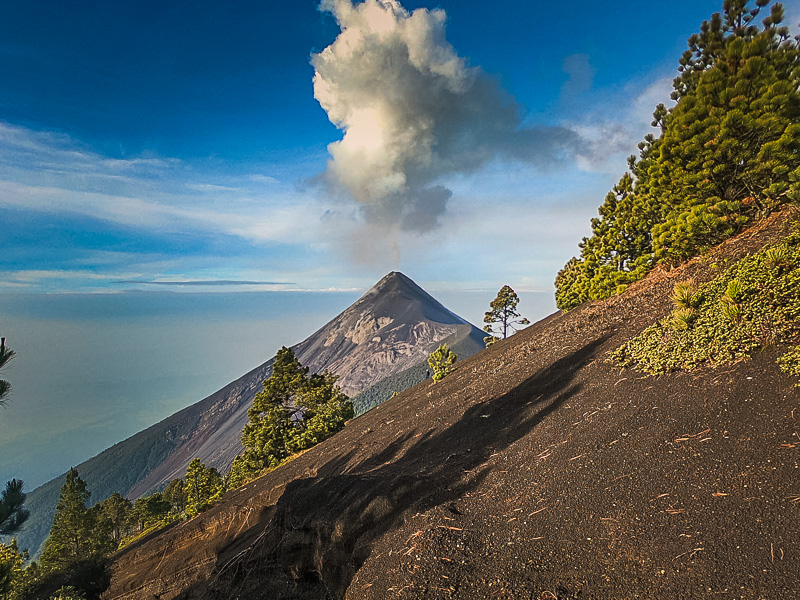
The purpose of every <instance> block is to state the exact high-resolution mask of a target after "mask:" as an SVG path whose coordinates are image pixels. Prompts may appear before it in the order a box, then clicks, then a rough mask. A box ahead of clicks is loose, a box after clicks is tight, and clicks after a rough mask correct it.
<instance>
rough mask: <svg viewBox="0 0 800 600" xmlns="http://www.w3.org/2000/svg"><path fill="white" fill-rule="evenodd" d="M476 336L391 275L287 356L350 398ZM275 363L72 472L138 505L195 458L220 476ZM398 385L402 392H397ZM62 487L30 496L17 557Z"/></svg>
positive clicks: (36, 534)
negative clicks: (331, 380) (442, 346)
mask: <svg viewBox="0 0 800 600" xmlns="http://www.w3.org/2000/svg"><path fill="white" fill-rule="evenodd" d="M483 335H484V334H483V332H482V331H481V330H479V329H477V328H476V327H474V326H473V325H471V324H469V323H468V322H467V321H465V320H464V319H462V318H461V317H459V316H458V315H456V314H454V313H453V312H451V311H449V310H448V309H447V308H445V307H444V306H443V305H442V304H441V303H440V302H439V301H437V300H436V299H435V298H433V297H432V296H431V295H430V294H428V293H427V292H426V291H425V290H423V289H422V288H421V287H419V286H418V285H417V284H416V283H414V281H412V280H411V279H410V278H409V277H407V276H406V275H404V274H402V273H399V272H396V271H394V272H391V273H389V274H387V275H386V276H385V277H383V278H382V279H381V280H380V281H379V282H378V283H377V284H375V285H374V286H373V287H372V288H370V289H369V290H368V291H367V292H366V293H365V294H364V295H363V296H362V297H361V298H360V299H359V300H357V301H356V302H355V303H354V304H353V305H351V306H350V307H349V308H347V309H346V310H345V311H344V312H342V313H341V314H340V315H338V316H337V317H335V318H334V319H332V320H331V321H330V322H329V323H327V324H326V325H325V326H324V327H322V328H320V329H319V330H318V331H316V332H315V333H314V334H312V335H311V336H309V337H308V338H307V339H306V340H304V341H302V342H300V343H299V344H297V345H295V346H294V350H295V353H296V355H297V357H298V359H299V360H300V361H301V362H302V363H303V364H304V365H306V366H308V367H309V369H310V371H311V372H316V373H319V372H322V371H323V370H325V369H327V370H329V371H331V372H333V373H336V374H337V375H339V382H338V383H339V385H340V387H341V388H342V390H343V391H345V393H347V394H348V395H351V396H355V395H356V394H358V393H359V392H362V391H364V390H368V389H371V388H372V387H373V386H375V385H376V384H378V383H379V382H380V381H382V380H384V379H386V378H387V377H390V376H392V375H396V374H399V373H403V372H406V371H408V370H409V369H413V368H415V367H417V368H418V367H419V365H420V364H421V363H422V362H423V361H424V360H425V358H426V357H427V355H428V354H429V353H430V352H431V350H433V349H434V348H436V347H437V346H438V344H439V343H441V342H443V341H446V342H448V343H451V344H454V345H457V347H458V350H457V351H458V352H459V354H460V355H461V357H462V358H464V357H466V356H468V355H471V354H474V353H475V352H478V351H479V350H481V349H482V348H483ZM272 360H273V359H271V358H270V360H268V361H266V362H265V363H264V364H262V365H260V366H259V367H256V368H255V369H253V370H252V371H250V372H248V373H247V374H245V375H243V376H242V377H240V378H239V379H237V380H235V381H233V382H231V383H229V384H228V385H226V386H225V387H223V388H222V389H220V390H219V391H217V392H215V393H213V394H211V395H210V396H208V397H207V398H205V399H203V400H201V401H199V402H197V403H196V404H193V405H191V406H188V407H187V408H184V409H183V410H181V411H179V412H177V413H175V414H173V415H171V416H170V417H167V418H166V419H164V420H163V421H161V422H159V423H157V424H155V425H152V426H151V427H149V428H147V429H145V430H143V431H140V432H139V433H137V434H135V435H133V436H131V437H130V438H128V439H126V440H124V441H122V442H119V443H117V444H115V445H114V446H112V447H111V448H108V449H107V450H104V451H103V452H101V453H100V454H98V455H97V456H95V457H93V458H91V459H89V460H87V461H85V462H83V463H82V464H80V465H78V466H77V469H78V471H79V472H80V474H81V477H82V478H83V479H85V480H86V481H87V483H88V487H89V489H90V490H91V492H92V502H97V501H100V500H103V499H104V498H106V497H108V496H109V495H111V494H112V493H113V492H117V491H118V492H121V493H123V494H125V495H126V496H128V497H129V498H137V497H139V496H142V495H145V494H147V493H150V492H152V491H154V490H157V489H159V488H161V487H163V486H164V485H166V483H168V482H169V481H170V480H171V479H173V478H175V477H182V476H183V474H184V473H185V472H186V466H187V465H188V464H189V462H190V461H191V460H192V459H193V458H194V457H199V458H200V459H201V460H202V461H203V462H204V463H206V464H207V465H210V466H214V467H217V468H218V469H220V470H222V471H227V470H228V468H229V467H230V464H231V463H232V462H233V459H234V457H235V456H236V455H237V454H239V452H240V451H241V450H242V446H241V441H240V436H241V432H242V428H243V427H244V424H245V423H246V422H247V411H248V409H249V408H250V406H251V405H252V402H253V397H254V396H255V395H256V394H257V393H258V392H259V391H260V390H261V388H262V382H263V381H264V380H265V379H266V378H268V377H269V375H270V374H271V372H272ZM416 381H417V380H416V379H415V378H410V379H409V378H403V379H401V380H399V381H395V382H393V386H394V389H393V390H379V391H378V392H377V395H375V394H373V395H372V396H370V403H371V404H370V406H371V405H374V404H377V403H379V401H382V400H383V399H386V398H388V397H389V396H391V392H392V391H398V392H399V391H402V390H403V389H406V388H407V387H408V386H409V385H413V384H414V383H416ZM404 382H405V384H407V385H405V387H402V384H403V383H404ZM376 398H377V399H378V400H376ZM362 412H363V411H362ZM62 482H63V476H60V477H57V478H55V479H53V480H51V481H49V482H48V483H45V484H44V485H42V486H40V487H39V488H37V489H35V490H34V491H33V492H31V493H30V494H29V495H28V500H27V502H26V506H27V507H28V509H29V510H30V511H31V515H32V516H31V518H30V520H29V522H28V523H27V524H26V527H25V528H24V529H23V531H22V532H20V534H19V535H18V536H17V538H18V540H19V544H20V547H22V548H29V549H30V550H31V551H32V552H35V551H36V550H37V549H38V548H39V547H40V544H41V543H42V541H43V540H44V539H45V537H46V536H47V533H48V532H49V529H50V525H51V523H52V516H53V514H54V511H55V505H56V503H57V501H58V494H59V490H60V488H61V485H62Z"/></svg>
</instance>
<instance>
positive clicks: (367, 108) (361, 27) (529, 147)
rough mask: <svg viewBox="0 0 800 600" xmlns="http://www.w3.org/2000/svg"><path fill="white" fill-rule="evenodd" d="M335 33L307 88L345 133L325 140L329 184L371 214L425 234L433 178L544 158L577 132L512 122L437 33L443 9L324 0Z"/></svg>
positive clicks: (560, 153)
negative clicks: (499, 160)
mask: <svg viewBox="0 0 800 600" xmlns="http://www.w3.org/2000/svg"><path fill="white" fill-rule="evenodd" d="M320 8H321V10H324V11H328V12H330V13H332V14H333V16H334V17H335V18H336V20H337V22H338V24H339V26H340V28H341V33H340V34H339V36H338V37H337V38H336V40H335V41H334V42H333V43H332V44H331V45H330V46H328V47H327V48H325V49H324V50H323V51H322V52H320V53H319V54H315V55H313V56H312V59H311V62H312V65H313V66H314V69H315V75H314V97H315V98H316V99H317V101H319V103H320V105H322V108H323V109H325V111H326V112H327V113H328V118H329V119H330V120H331V122H332V123H334V124H335V125H336V126H337V127H338V128H340V129H341V130H342V131H343V132H344V136H343V138H342V139H341V140H340V141H337V142H334V143H332V144H330V145H329V147H328V150H329V152H330V159H329V161H328V167H327V170H326V172H325V175H324V179H325V181H326V183H327V184H328V185H329V186H330V187H331V188H332V189H334V190H338V191H342V192H344V193H346V194H347V195H348V196H350V197H352V198H353V199H355V200H356V201H358V202H359V203H360V204H361V206H362V210H363V214H364V217H365V219H366V220H367V222H368V223H371V224H375V225H383V226H385V227H389V228H394V227H399V228H400V229H401V230H404V231H410V232H425V231H428V230H430V229H433V228H435V227H436V226H438V224H439V221H438V220H439V218H440V217H441V215H442V214H444V212H445V210H446V208H447V203H448V201H449V200H450V197H451V196H452V192H451V191H450V190H448V189H447V188H446V187H444V186H443V185H441V178H442V177H443V176H445V175H448V174H453V173H467V172H472V171H475V170H476V169H479V168H480V167H481V166H483V165H485V164H486V163H487V161H489V160H491V159H493V158H496V157H504V158H511V159H515V160H521V161H524V162H528V163H531V164H534V165H539V166H547V165H550V164H552V163H554V162H557V161H559V160H561V159H563V158H564V157H565V156H566V155H571V154H573V152H574V151H575V150H577V146H578V134H576V133H575V132H574V131H570V130H568V129H565V128H559V127H538V128H526V129H523V128H521V118H520V109H519V106H518V105H517V103H516V102H515V101H514V99H513V98H512V97H511V96H510V95H509V94H507V93H505V92H504V91H503V90H502V89H501V88H500V87H499V86H498V85H497V84H496V82H495V81H494V80H493V79H492V78H490V77H489V76H488V75H487V74H486V73H485V72H483V71H482V70H481V69H480V68H478V67H471V66H469V64H468V63H467V61H466V60H465V59H464V58H462V57H460V56H458V54H457V53H456V51H455V50H454V49H453V47H452V46H451V45H450V44H449V43H448V42H447V40H446V39H445V21H446V15H445V13H444V11H443V10H439V9H437V10H427V9H422V8H421V9H417V10H415V11H413V12H409V11H407V10H406V9H405V8H403V6H401V4H400V3H399V2H398V1H397V0H365V1H364V2H362V3H356V4H354V3H353V2H352V1H351V0H322V3H321V5H320Z"/></svg>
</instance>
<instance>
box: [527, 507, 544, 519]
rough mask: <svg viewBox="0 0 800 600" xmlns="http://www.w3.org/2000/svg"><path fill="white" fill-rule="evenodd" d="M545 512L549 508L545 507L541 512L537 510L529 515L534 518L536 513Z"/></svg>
mask: <svg viewBox="0 0 800 600" xmlns="http://www.w3.org/2000/svg"><path fill="white" fill-rule="evenodd" d="M543 510H547V507H546V506H545V507H543V508H540V509H539V510H535V511H533V512H532V513H531V514H529V515H528V516H529V517H532V516H533V515H535V514H536V513H540V512H542V511H543Z"/></svg>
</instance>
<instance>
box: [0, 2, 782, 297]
mask: <svg viewBox="0 0 800 600" xmlns="http://www.w3.org/2000/svg"><path fill="white" fill-rule="evenodd" d="M335 4H336V3H334V2H331V3H330V6H328V7H327V8H329V9H330V10H328V11H325V10H320V9H319V5H318V2H317V1H316V0H313V1H311V0H310V1H303V2H280V3H278V2H256V1H235V2H229V3H224V4H220V3H218V2H206V1H193V2H186V1H178V2H172V3H169V4H168V5H164V4H163V3H158V2H146V1H143V2H136V3H107V2H100V1H95V2H82V3H80V4H77V5H75V4H65V3H63V2H47V1H44V2H38V3H35V4H31V3H30V2H23V1H18V0H8V1H7V2H4V3H3V6H2V7H0V71H1V72H2V80H3V85H2V86H0V226H1V227H2V230H3V236H4V240H3V247H4V251H3V253H2V257H1V258H0V274H1V275H2V279H1V280H0V292H50V293H52V292H65V291H104V290H105V291H121V290H125V289H129V288H130V287H135V288H139V289H141V288H146V287H147V286H148V284H146V283H138V284H131V283H128V282H131V281H133V282H148V281H161V282H169V281H176V282H178V281H184V280H191V281H227V282H232V281H247V282H251V283H249V284H248V286H247V288H246V289H252V288H253V287H254V286H253V283H252V282H265V283H264V284H263V285H262V286H261V289H275V288H277V289H303V290H312V289H313V290H316V289H329V288H337V289H338V288H343V289H351V288H364V287H367V286H369V285H371V284H372V283H373V282H374V281H376V280H377V279H378V278H380V276H381V275H383V274H384V273H385V272H386V271H388V270H390V269H393V268H399V269H401V270H404V272H407V273H408V274H409V275H410V276H411V277H413V278H414V279H416V280H417V281H419V282H420V283H422V284H427V285H428V286H429V287H433V288H440V289H476V288H478V289H487V290H489V289H496V288H499V287H500V286H501V285H503V284H505V283H509V284H511V285H512V286H516V287H517V288H519V289H530V290H549V289H551V286H552V281H553V278H554V276H555V274H556V272H557V270H558V268H559V267H560V266H561V265H562V264H563V263H564V262H565V260H566V259H567V258H569V256H571V255H572V254H573V253H575V251H576V246H577V243H578V241H579V240H580V237H581V236H582V235H584V234H586V233H587V231H588V219H589V217H590V216H592V215H593V214H594V213H595V211H596V207H597V206H598V205H599V204H600V203H601V201H602V199H603V196H604V195H605V193H606V191H607V190H608V189H609V188H610V186H611V185H613V183H614V182H615V181H616V180H617V179H618V178H619V176H620V175H621V174H622V172H623V171H624V168H625V162H624V161H625V157H626V156H627V155H628V154H630V153H632V152H633V151H635V146H636V143H637V142H638V141H639V140H640V139H641V137H642V135H643V134H644V133H646V132H647V130H648V121H649V115H650V112H651V111H652V108H653V106H654V105H655V103H656V102H658V101H661V100H665V99H666V96H667V95H668V93H669V82H670V79H671V77H672V76H673V75H674V73H675V67H676V64H677V58H678V56H679V54H680V52H681V51H682V50H683V48H684V47H685V40H686V38H687V37H688V35H690V34H691V33H692V32H694V31H695V30H697V28H698V26H699V24H700V21H701V20H702V19H703V18H707V17H708V16H709V15H710V14H711V13H712V12H713V11H715V10H718V9H719V6H718V4H719V2H718V1H717V0H710V1H705V0H703V1H698V0H692V1H683V2H674V3H670V5H669V8H668V9H667V8H665V7H664V5H663V3H655V2H628V3H622V4H620V5H616V6H615V9H614V10H613V11H612V10H609V9H608V7H607V6H603V5H599V4H597V3H595V2H588V1H577V2H568V3H566V4H564V5H559V6H556V5H546V4H543V3H532V2H527V1H526V2H521V1H511V0H505V1H499V2H494V3H492V5H491V6H489V5H487V4H486V3H484V2H477V1H473V0H459V1H458V2H455V1H447V2H430V3H425V2H419V1H415V2H406V3H405V5H404V6H405V9H407V11H408V13H407V15H406V17H402V18H398V19H399V20H400V21H402V20H403V19H406V20H407V17H409V16H411V14H413V11H415V10H417V9H424V8H428V9H441V10H443V11H444V14H446V20H445V21H444V23H443V25H442V27H441V31H440V33H442V34H443V36H444V39H442V40H439V41H437V42H436V44H438V45H439V46H440V47H445V48H449V50H450V51H451V52H452V54H453V56H455V57H457V58H458V59H459V60H462V61H463V64H464V65H465V68H469V69H473V68H479V69H481V70H482V74H481V77H482V81H488V82H489V83H488V84H487V85H490V86H494V90H493V92H492V93H496V95H498V97H500V102H502V103H505V105H506V106H505V108H508V107H509V106H511V109H510V110H511V111H512V112H514V113H515V115H516V117H515V118H516V119H517V120H516V121H514V120H513V119H511V121H510V123H511V125H510V127H506V126H505V125H504V127H505V129H502V130H501V131H499V132H490V134H492V135H493V134H494V133H497V137H498V139H497V140H495V142H492V144H493V145H492V144H490V145H488V146H487V147H481V148H480V150H481V155H480V157H479V158H477V159H475V160H473V158H474V157H473V156H467V155H465V154H464V152H463V149H459V150H457V151H455V152H454V153H453V154H452V156H444V157H441V160H440V162H441V163H445V162H446V161H447V160H449V159H452V160H451V162H458V161H459V160H461V161H462V162H463V165H462V166H461V167H459V165H458V164H455V165H453V164H447V165H446V166H441V165H439V166H437V167H435V168H432V169H429V171H430V172H427V173H425V174H424V176H423V181H422V182H421V184H419V185H418V184H417V183H412V184H408V189H405V190H403V192H402V193H401V194H400V196H403V194H405V196H413V194H415V193H422V192H425V191H426V190H431V189H434V188H436V189H439V188H444V189H446V190H449V192H450V196H449V199H448V200H447V201H446V207H445V208H443V209H441V207H439V208H437V209H435V210H433V209H431V210H432V211H433V212H431V213H426V212H425V211H426V210H428V209H427V208H422V209H421V210H422V212H421V213H420V214H421V215H422V217H423V218H427V217H428V216H430V218H429V219H428V220H427V221H425V220H423V222H422V225H421V226H419V219H417V221H414V222H413V223H412V225H411V226H410V227H403V226H402V224H400V221H401V219H402V218H403V216H402V215H401V213H399V212H397V211H395V212H392V211H391V210H389V211H384V212H385V213H386V214H383V212H381V211H382V210H383V208H385V207H384V206H383V205H381V207H379V208H378V209H375V210H374V211H373V212H372V213H370V210H371V209H370V204H369V202H370V201H371V199H370V198H367V199H366V200H365V199H364V198H363V197H362V198H360V199H361V202H359V201H358V198H357V199H356V200H354V199H353V197H354V196H358V195H359V191H358V189H357V186H358V184H359V182H356V183H355V184H353V185H351V186H350V187H349V188H348V186H347V185H346V184H341V182H339V184H337V183H336V182H334V183H333V184H331V183H330V181H329V180H330V179H331V177H326V169H328V167H327V163H328V160H329V159H330V157H331V154H330V152H329V148H328V145H329V144H331V143H334V142H337V141H339V140H341V139H342V137H343V131H342V130H341V129H340V127H342V126H343V125H342V123H338V125H339V128H337V126H335V125H333V124H332V123H331V120H329V117H328V114H326V110H324V109H323V108H322V106H321V103H320V101H318V100H317V98H315V89H314V85H313V79H314V74H315V67H314V66H313V65H312V55H314V54H317V53H320V52H322V51H323V50H325V49H326V48H328V47H330V46H331V44H333V42H334V40H336V38H337V36H339V35H340V26H339V23H338V22H337V21H341V20H342V19H341V16H342V15H341V14H339V15H337V16H334V14H332V12H331V10H333V11H335V10H339V11H340V13H341V11H343V10H344V9H342V8H341V6H340V7H339V8H338V9H337V8H336V7H335ZM338 4H339V5H344V4H347V5H349V3H343V2H338ZM792 4H796V3H790V6H789V11H790V14H791V13H792V11H793V10H794V8H796V7H793V6H791V5H792ZM386 6H389V5H388V4H386V5H384V8H386ZM395 8H397V6H395ZM386 10H388V9H386ZM430 14H431V13H429V16H430ZM437 14H441V13H437ZM350 27H351V29H354V28H357V26H356V25H352V24H351V26H350ZM410 43H411V44H412V45H413V43H414V41H413V40H412V42H410ZM433 50H434V51H435V50H437V48H436V47H435V48H434V49H433ZM348 66H349V65H347V64H346V63H345V64H344V66H343V68H347V67H348ZM340 78H341V77H340ZM350 83H351V84H352V86H353V87H354V88H355V87H358V86H361V87H362V88H364V89H362V90H361V91H362V92H363V93H362V95H361V99H362V100H363V97H366V98H367V101H368V102H369V101H372V100H373V99H375V98H377V97H378V96H380V94H381V90H380V89H371V90H370V89H368V88H369V85H370V82H369V81H366V82H365V81H356V82H350ZM402 83H403V82H402V81H400V83H399V84H398V85H402ZM342 85H346V84H342ZM418 95H419V94H418ZM445 100H448V98H444V99H443V101H445ZM338 101H340V102H341V103H345V104H346V103H347V102H350V101H353V100H352V98H350V99H348V98H347V97H344V95H342V97H340V98H339V99H338ZM412 108H413V107H412ZM480 108H482V107H479V109H480ZM493 108H496V107H493V106H490V107H489V108H488V109H487V110H483V111H479V112H477V113H475V114H486V113H488V112H491V110H492V109H493ZM402 116H403V115H401V117H402ZM468 116H469V115H468ZM349 126H350V127H352V126H353V124H352V123H351V124H350V125H349ZM454 127H460V128H461V129H462V130H464V129H469V124H468V123H467V124H466V125H465V123H464V122H463V121H462V122H459V123H456V124H455V125H454ZM489 127H491V125H489ZM514 127H516V128H517V133H518V132H519V131H530V130H531V128H537V127H538V128H542V127H544V128H556V129H558V131H559V132H562V133H564V132H566V133H569V134H570V135H574V136H575V138H576V140H578V141H577V142H576V145H577V146H578V148H577V150H576V149H575V148H574V147H573V148H569V149H567V150H566V151H564V152H562V153H561V156H558V157H556V158H553V157H548V156H544V157H542V156H535V155H533V154H531V153H530V152H527V151H526V150H525V149H523V150H521V151H517V150H509V148H510V147H511V144H513V143H514V142H512V141H510V137H511V136H512V135H513V134H514V132H513V131H512V129H513V128H514ZM395 131H396V128H395V130H392V131H390V133H393V132H395ZM485 131H486V130H477V133H476V135H477V134H485ZM414 133H415V131H414V130H412V131H411V134H414ZM435 133H436V132H434V134H435ZM468 133H470V132H468ZM503 136H506V137H507V138H509V139H502V137H503ZM540 139H541V138H540ZM399 143H400V142H399V141H398V144H399ZM402 143H404V144H406V147H407V146H408V140H402ZM536 143H537V142H534V144H536ZM378 150H379V151H387V150H388V151H391V150H393V148H392V147H388V148H387V147H386V146H384V147H381V148H378ZM526 152H527V153H526ZM470 161H471V162H470ZM345 167H346V168H349V169H350V171H351V172H353V171H355V170H357V169H354V168H353V166H352V165H350V166H347V165H346V166H345ZM343 168H344V167H343ZM327 174H328V175H330V169H328V173H327ZM392 174H393V175H396V173H394V172H393V173H392ZM402 175H404V176H405V175H408V176H409V178H410V179H413V177H414V175H413V174H409V173H402ZM355 176H358V174H356V175H355ZM364 177H371V173H370V172H369V171H367V172H366V174H365V175H364ZM326 179H328V181H327V183H326ZM370 181H372V179H370ZM373 191H374V190H373ZM421 191H422V192H421ZM405 199H407V198H402V199H401V201H402V200H405ZM384 200H385V204H386V206H388V205H390V204H391V202H392V201H393V200H394V199H393V198H389V199H388V200H387V199H384ZM413 201H415V200H413ZM422 202H424V199H423V200H422ZM415 210H416V209H415ZM376 215H377V216H376ZM417 217H419V215H417ZM414 223H416V225H417V226H415V225H414ZM120 282H126V283H120ZM270 282H272V283H275V282H277V283H280V284H281V285H278V286H275V285H271V283H270ZM217 287H222V286H217ZM176 289H185V286H182V287H180V288H176ZM212 289H213V288H212ZM240 289H244V288H240Z"/></svg>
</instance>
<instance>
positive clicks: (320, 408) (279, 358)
mask: <svg viewBox="0 0 800 600" xmlns="http://www.w3.org/2000/svg"><path fill="white" fill-rule="evenodd" d="M336 380H337V377H336V376H335V375H333V374H331V373H327V372H326V373H322V374H321V375H320V374H313V375H311V376H310V377H309V376H308V367H304V366H303V365H301V364H300V361H298V360H297V358H296V357H295V355H294V352H293V351H292V350H291V348H286V347H283V348H281V349H280V350H279V351H278V354H277V355H276V356H275V360H274V362H273V364H272V375H271V376H270V377H269V378H268V379H267V380H266V381H264V389H263V390H262V391H261V392H259V393H258V394H256V397H255V399H254V400H253V407H252V408H251V409H250V410H249V411H248V417H249V422H248V423H247V424H246V425H245V427H244V430H243V431H242V444H243V445H244V447H245V451H244V453H243V454H241V455H240V456H238V457H236V459H235V460H234V462H233V465H232V467H231V472H230V474H229V478H228V485H229V486H230V487H238V486H239V485H241V484H242V483H244V482H245V481H247V480H248V479H252V478H253V477H255V476H257V475H258V473H260V472H261V471H263V470H264V469H267V468H271V467H276V466H278V465H279V464H280V463H281V462H282V461H284V460H286V458H287V457H289V455H290V454H293V453H295V452H299V451H301V450H304V449H306V448H310V447H311V446H313V445H314V444H317V443H319V442H321V441H323V440H324V439H326V438H328V437H330V436H331V435H333V434H334V433H336V432H337V431H339V430H340V429H341V428H342V427H344V424H345V422H346V421H347V420H348V419H351V418H352V417H353V404H352V403H351V402H350V399H349V398H348V397H347V396H346V395H344V394H343V393H342V392H341V391H340V390H339V388H337V387H336ZM187 485H188V482H187Z"/></svg>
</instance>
